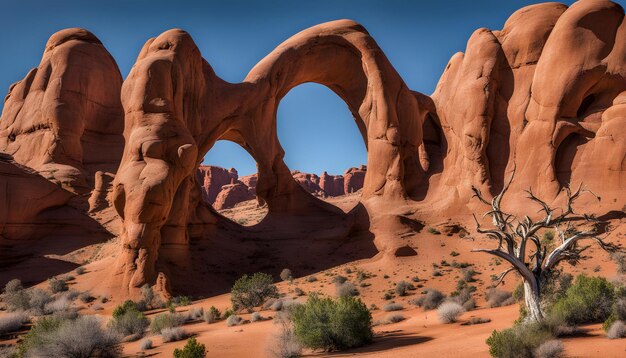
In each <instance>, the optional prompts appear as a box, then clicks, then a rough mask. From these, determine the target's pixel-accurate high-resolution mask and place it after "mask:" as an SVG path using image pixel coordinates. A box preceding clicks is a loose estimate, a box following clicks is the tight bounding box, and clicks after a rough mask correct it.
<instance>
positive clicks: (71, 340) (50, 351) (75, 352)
mask: <svg viewBox="0 0 626 358" xmlns="http://www.w3.org/2000/svg"><path fill="white" fill-rule="evenodd" d="M119 343H120V338H119V336H118V335H117V334H115V333H114V332H113V331H111V330H105V329H103V328H102V326H101V325H100V321H99V320H98V319H97V318H96V317H94V316H80V317H78V318H77V319H75V320H64V319H59V318H57V317H45V318H43V319H41V320H38V321H37V324H36V325H35V326H34V327H33V328H32V329H31V330H30V332H29V333H28V334H27V335H26V336H25V337H24V340H23V341H22V342H21V344H20V349H19V350H20V353H21V354H20V355H21V356H35V357H39V356H45V357H118V356H119V355H120V354H121V347H120V345H119Z"/></svg>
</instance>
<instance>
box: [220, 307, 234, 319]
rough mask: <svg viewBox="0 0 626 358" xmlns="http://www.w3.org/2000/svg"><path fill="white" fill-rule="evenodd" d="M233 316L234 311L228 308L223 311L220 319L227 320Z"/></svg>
mask: <svg viewBox="0 0 626 358" xmlns="http://www.w3.org/2000/svg"><path fill="white" fill-rule="evenodd" d="M234 314H235V311H233V310H232V309H230V308H229V309H227V310H226V311H224V313H223V314H222V318H223V319H226V318H228V317H230V316H232V315H234Z"/></svg>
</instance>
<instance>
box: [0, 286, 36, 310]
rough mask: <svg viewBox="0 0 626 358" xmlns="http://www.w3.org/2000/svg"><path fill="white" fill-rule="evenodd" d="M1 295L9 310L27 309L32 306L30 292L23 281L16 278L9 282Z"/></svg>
mask: <svg viewBox="0 0 626 358" xmlns="http://www.w3.org/2000/svg"><path fill="white" fill-rule="evenodd" d="M0 297H1V298H2V301H3V302H4V303H5V304H6V306H7V309H8V310H9V311H26V310H28V309H29V308H30V304H29V300H30V297H29V294H28V292H27V290H25V289H24V286H22V281H20V280H18V279H16V278H14V279H12V280H11V281H9V282H7V284H6V285H5V286H4V293H3V294H2V296H0Z"/></svg>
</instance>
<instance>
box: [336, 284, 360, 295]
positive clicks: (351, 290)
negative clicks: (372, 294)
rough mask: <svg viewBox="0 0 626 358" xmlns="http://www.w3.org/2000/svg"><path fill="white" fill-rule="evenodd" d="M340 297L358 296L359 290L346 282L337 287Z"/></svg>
mask: <svg viewBox="0 0 626 358" xmlns="http://www.w3.org/2000/svg"><path fill="white" fill-rule="evenodd" d="M335 290H336V292H337V296H338V297H348V296H358V295H359V290H358V289H357V288H356V287H355V286H354V285H353V284H352V283H350V282H344V283H341V284H337V285H336V286H335Z"/></svg>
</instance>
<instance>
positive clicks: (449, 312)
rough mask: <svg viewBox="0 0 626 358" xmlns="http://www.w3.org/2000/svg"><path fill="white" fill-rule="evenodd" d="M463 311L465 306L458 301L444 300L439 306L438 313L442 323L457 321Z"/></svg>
mask: <svg viewBox="0 0 626 358" xmlns="http://www.w3.org/2000/svg"><path fill="white" fill-rule="evenodd" d="M463 312H465V309H463V306H461V305H460V304H458V303H456V302H444V303H442V304H441V305H439V308H437V315H438V316H439V320H440V321H441V322H442V323H453V322H456V321H457V319H458V318H459V316H460V315H461V314H462V313H463Z"/></svg>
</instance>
